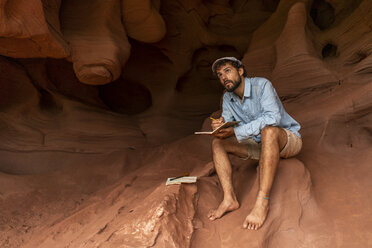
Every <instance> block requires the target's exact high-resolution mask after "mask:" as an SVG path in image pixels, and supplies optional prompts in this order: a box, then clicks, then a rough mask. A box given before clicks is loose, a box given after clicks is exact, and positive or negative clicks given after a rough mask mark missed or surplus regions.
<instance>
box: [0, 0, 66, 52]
mask: <svg viewBox="0 0 372 248" xmlns="http://www.w3.org/2000/svg"><path fill="white" fill-rule="evenodd" d="M60 4H61V0H53V1H43V0H30V1H29V0H16V1H14V0H2V1H1V2H0V54H2V55H5V56H9V57H14V58H35V57H44V58H45V57H54V58H66V57H68V56H69V55H70V48H69V46H68V45H67V43H66V41H65V39H64V38H63V36H62V34H61V30H60V24H59V19H58V18H59V15H58V13H59V9H60ZM21 47H22V49H20V48H21Z"/></svg>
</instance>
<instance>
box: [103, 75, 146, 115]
mask: <svg viewBox="0 0 372 248" xmlns="http://www.w3.org/2000/svg"><path fill="white" fill-rule="evenodd" d="M99 96H100V98H101V99H102V101H103V102H104V103H105V104H106V105H107V106H108V107H109V108H110V109H111V110H112V111H114V112H118V113H122V114H130V115H133V114H139V113H141V112H143V111H145V110H146V109H148V108H149V107H151V105H152V99H151V93H150V91H149V90H148V89H147V88H146V87H145V86H143V85H141V84H139V83H137V82H134V81H129V80H123V79H118V80H116V81H114V82H112V83H110V84H108V85H103V86H100V87H99Z"/></svg>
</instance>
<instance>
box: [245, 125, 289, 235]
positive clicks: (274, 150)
mask: <svg viewBox="0 0 372 248" xmlns="http://www.w3.org/2000/svg"><path fill="white" fill-rule="evenodd" d="M261 142H262V149H261V158H260V165H259V166H260V168H259V175H258V176H259V191H258V194H257V198H256V203H255V205H254V207H253V209H252V211H251V213H250V214H249V215H248V216H247V217H246V219H245V221H244V223H243V228H248V229H253V230H257V229H258V228H260V227H261V226H262V224H263V223H264V221H265V219H266V216H267V213H268V211H269V195H270V190H271V187H272V185H273V182H274V177H275V173H276V168H277V167H278V163H279V152H280V151H281V149H283V147H284V146H285V145H286V143H287V134H286V132H285V131H284V130H283V129H281V128H278V127H265V128H264V129H263V130H262V131H261Z"/></svg>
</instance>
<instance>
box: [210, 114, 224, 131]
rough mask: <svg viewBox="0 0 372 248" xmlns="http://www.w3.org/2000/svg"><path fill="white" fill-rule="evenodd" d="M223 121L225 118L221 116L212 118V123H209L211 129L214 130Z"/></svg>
mask: <svg viewBox="0 0 372 248" xmlns="http://www.w3.org/2000/svg"><path fill="white" fill-rule="evenodd" d="M224 123H225V119H224V118H223V117H222V116H221V117H220V118H218V119H214V120H213V119H212V124H211V126H212V129H213V130H214V129H216V128H218V127H219V126H221V125H222V124H224Z"/></svg>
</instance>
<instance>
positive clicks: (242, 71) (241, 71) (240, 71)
mask: <svg viewBox="0 0 372 248" xmlns="http://www.w3.org/2000/svg"><path fill="white" fill-rule="evenodd" d="M238 72H239V75H240V76H243V74H244V69H243V68H242V67H240V68H239V70H238Z"/></svg>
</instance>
